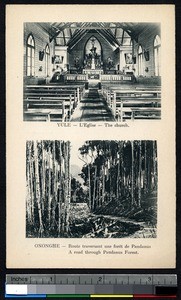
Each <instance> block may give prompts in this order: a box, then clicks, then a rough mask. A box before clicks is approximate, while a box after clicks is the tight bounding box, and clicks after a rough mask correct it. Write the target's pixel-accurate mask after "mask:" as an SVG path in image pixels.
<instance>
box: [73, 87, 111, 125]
mask: <svg viewBox="0 0 181 300" xmlns="http://www.w3.org/2000/svg"><path fill="white" fill-rule="evenodd" d="M71 121H73V122H99V121H104V122H110V121H114V118H113V115H112V113H111V111H110V109H109V108H108V106H107V104H106V102H105V100H104V99H103V96H102V94H101V93H100V92H99V91H98V90H97V89H96V88H90V89H89V90H88V91H87V92H86V93H85V95H84V97H83V98H82V100H81V102H80V103H79V105H78V106H77V108H76V109H75V111H74V113H73V115H72V118H71Z"/></svg>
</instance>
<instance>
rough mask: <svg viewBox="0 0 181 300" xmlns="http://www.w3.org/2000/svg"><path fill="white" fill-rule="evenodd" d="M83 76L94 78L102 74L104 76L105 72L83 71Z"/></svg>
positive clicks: (98, 70) (99, 70) (97, 70)
mask: <svg viewBox="0 0 181 300" xmlns="http://www.w3.org/2000/svg"><path fill="white" fill-rule="evenodd" d="M82 72H83V74H86V75H88V76H87V77H92V76H96V75H98V76H100V75H101V74H103V70H102V69H94V70H93V69H83V71H82Z"/></svg>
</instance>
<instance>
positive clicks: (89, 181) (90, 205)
mask: <svg viewBox="0 0 181 300" xmlns="http://www.w3.org/2000/svg"><path fill="white" fill-rule="evenodd" d="M87 167H88V185H89V208H90V209H91V210H92V201H91V174H90V164H88V166H87Z"/></svg>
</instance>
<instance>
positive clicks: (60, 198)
mask: <svg viewBox="0 0 181 300" xmlns="http://www.w3.org/2000/svg"><path fill="white" fill-rule="evenodd" d="M61 144H62V143H61V141H60V151H59V155H60V160H59V166H60V171H59V172H60V173H59V175H60V178H59V201H58V237H60V234H61V226H62V224H61V223H62V212H61V210H62V180H63V178H62V148H61Z"/></svg>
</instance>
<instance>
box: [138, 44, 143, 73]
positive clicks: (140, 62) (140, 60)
mask: <svg viewBox="0 0 181 300" xmlns="http://www.w3.org/2000/svg"><path fill="white" fill-rule="evenodd" d="M138 75H143V48H142V47H141V45H140V46H139V48H138Z"/></svg>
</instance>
